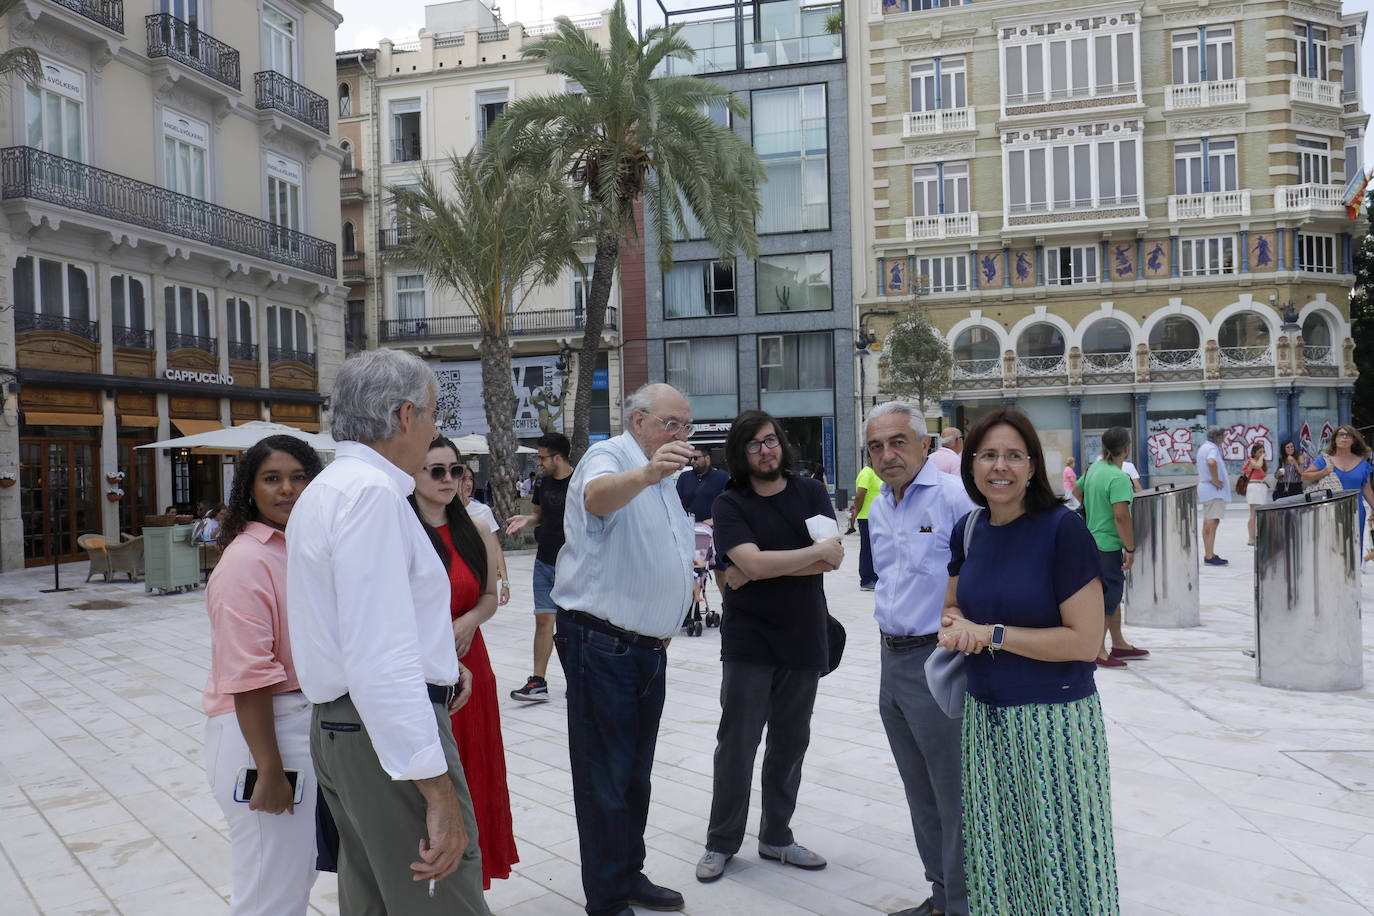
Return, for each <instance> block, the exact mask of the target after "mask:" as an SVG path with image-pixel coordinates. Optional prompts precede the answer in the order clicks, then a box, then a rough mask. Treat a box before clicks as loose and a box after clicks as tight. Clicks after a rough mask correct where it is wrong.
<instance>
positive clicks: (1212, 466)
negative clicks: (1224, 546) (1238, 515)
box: [1197, 426, 1231, 566]
mask: <svg viewBox="0 0 1374 916" xmlns="http://www.w3.org/2000/svg"><path fill="white" fill-rule="evenodd" d="M1225 438H1226V427H1224V426H1209V427H1207V441H1206V442H1204V443H1202V444H1201V445H1199V446H1198V449H1197V502H1198V507H1199V508H1200V509H1201V510H1202V562H1204V563H1206V564H1207V565H1208V566H1225V565H1227V561H1226V560H1223V559H1222V558H1221V557H1219V556H1217V552H1216V549H1215V548H1216V543H1217V527H1218V526H1220V525H1221V520H1222V519H1223V518H1224V517H1225V516H1226V504H1227V503H1229V502H1230V501H1231V488H1230V487H1229V486H1228V485H1227V484H1228V479H1227V478H1228V477H1229V476H1230V475H1229V474H1228V473H1227V471H1226V460H1225V458H1224V457H1223V456H1222V454H1221V440H1223V439H1225Z"/></svg>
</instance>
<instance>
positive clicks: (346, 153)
mask: <svg viewBox="0 0 1374 916" xmlns="http://www.w3.org/2000/svg"><path fill="white" fill-rule="evenodd" d="M339 149H341V150H343V162H341V163H339V171H341V172H351V171H353V144H352V143H350V142H349V141H347V140H340V141H339Z"/></svg>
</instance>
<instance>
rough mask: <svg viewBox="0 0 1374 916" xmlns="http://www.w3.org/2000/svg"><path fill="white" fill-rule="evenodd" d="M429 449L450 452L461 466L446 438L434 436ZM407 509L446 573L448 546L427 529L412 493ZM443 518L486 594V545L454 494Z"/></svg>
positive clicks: (458, 454) (455, 448) (455, 449)
mask: <svg viewBox="0 0 1374 916" xmlns="http://www.w3.org/2000/svg"><path fill="white" fill-rule="evenodd" d="M429 447H430V448H431V449H436V448H446V449H450V450H451V451H452V452H453V460H454V461H457V462H461V461H462V460H463V453H462V452H460V451H458V446H456V445H454V444H453V442H452V441H451V440H450V439H448V438H447V437H446V436H435V437H434V440H433V441H432V442H430V443H429ZM457 483H458V486H460V487H461V486H462V485H463V484H462V481H461V480H459V481H457ZM409 500H410V507H411V508H412V509H414V510H415V515H416V516H417V517H418V518H419V519H420V524H421V525H424V526H425V534H428V535H429V540H430V543H431V544H433V545H434V550H435V552H436V553H438V554H439V559H441V560H443V561H444V569H449V568H450V567H451V565H452V563H453V557H452V556H451V555H450V554H449V552H448V546H447V545H446V544H444V539H443V538H442V537H440V536H439V531H438V529H436V528H433V527H431V526H430V524H429V522H427V521H425V517H424V516H423V515H421V514H420V506H419V504H418V503H416V502H415V494H414V493H411V494H410V497H409ZM444 518H445V519H447V520H448V536H449V540H451V541H453V547H454V549H455V550H457V551H458V556H460V557H462V558H463V562H464V563H466V564H467V566H468V569H470V570H472V574H473V576H475V577H476V578H477V584H478V586H479V588H480V589H481V591H486V590H487V545H486V544H483V543H482V535H480V534H478V533H477V526H476V525H474V524H473V523H472V516H470V515H468V510H467V508H466V507H465V506H464V505H463V501H462V499H461V498H459V496H458V495H457V494H454V496H453V499H451V500H449V502H448V505H447V506H444Z"/></svg>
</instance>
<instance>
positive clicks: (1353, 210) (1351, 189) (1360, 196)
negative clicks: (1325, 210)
mask: <svg viewBox="0 0 1374 916" xmlns="http://www.w3.org/2000/svg"><path fill="white" fill-rule="evenodd" d="M1369 178H1370V173H1369V172H1366V171H1365V170H1364V169H1360V170H1359V171H1358V172H1356V173H1355V174H1354V175H1353V176H1351V178H1350V181H1348V182H1346V185H1345V194H1343V195H1342V196H1341V203H1343V204H1345V212H1346V213H1347V214H1349V215H1350V218H1351V219H1352V220H1354V219H1359V217H1360V205H1361V204H1363V203H1364V194H1365V189H1366V188H1368V187H1369Z"/></svg>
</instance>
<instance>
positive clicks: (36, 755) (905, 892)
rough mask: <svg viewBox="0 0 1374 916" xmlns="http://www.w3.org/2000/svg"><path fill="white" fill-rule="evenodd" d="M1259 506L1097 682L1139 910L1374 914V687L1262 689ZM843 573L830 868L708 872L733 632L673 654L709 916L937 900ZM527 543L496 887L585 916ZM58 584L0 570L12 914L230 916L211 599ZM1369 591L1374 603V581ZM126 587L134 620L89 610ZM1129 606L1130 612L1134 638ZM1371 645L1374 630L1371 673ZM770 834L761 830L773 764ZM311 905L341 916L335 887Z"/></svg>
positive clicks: (672, 881) (853, 545)
mask: <svg viewBox="0 0 1374 916" xmlns="http://www.w3.org/2000/svg"><path fill="white" fill-rule="evenodd" d="M1239 508H1240V507H1237V509H1236V510H1233V514H1232V515H1231V516H1229V517H1228V518H1227V520H1226V521H1225V522H1224V523H1223V525H1222V529H1221V534H1220V537H1219V542H1218V548H1219V550H1220V551H1221V552H1222V553H1223V555H1225V556H1227V557H1229V558H1230V559H1231V560H1232V565H1231V566H1230V567H1229V568H1227V569H1221V570H1217V569H1212V568H1210V567H1203V569H1202V575H1201V589H1202V599H1203V614H1202V626H1200V627H1197V628H1194V629H1190V630H1173V631H1171V630H1145V629H1137V628H1128V629H1129V633H1130V635H1131V637H1132V638H1133V639H1135V640H1136V641H1137V642H1138V643H1140V644H1142V645H1145V646H1146V647H1148V648H1150V649H1151V650H1152V651H1153V652H1154V656H1153V658H1151V659H1150V660H1148V661H1144V662H1135V663H1132V664H1131V666H1130V668H1129V669H1127V670H1126V671H1103V672H1099V675H1098V685H1099V687H1100V689H1101V692H1102V698H1103V708H1104V710H1105V713H1106V716H1107V720H1108V737H1109V742H1110V744H1111V751H1112V768H1113V770H1112V786H1113V816H1114V824H1115V828H1116V842H1117V854H1118V864H1119V868H1120V879H1121V889H1122V910H1123V912H1124V913H1126V914H1128V916H1161V914H1175V916H1193V914H1233V913H1244V914H1247V916H1250V914H1253V916H1269V914H1272V916H1294V914H1311V913H1320V914H1324V916H1327V914H1329V916H1359V914H1365V916H1369V914H1371V913H1374V908H1372V907H1371V901H1374V691H1372V690H1371V689H1370V688H1366V689H1363V690H1358V691H1349V692H1345V693H1332V694H1322V693H1298V692H1292V691H1281V690H1271V689H1268V688H1264V687H1261V686H1260V685H1259V684H1258V683H1257V680H1256V676H1255V662H1254V659H1253V658H1251V657H1249V656H1248V655H1247V654H1246V652H1247V651H1248V650H1250V649H1252V648H1253V645H1254V620H1253V597H1252V596H1253V592H1252V583H1251V574H1252V573H1251V568H1250V563H1251V560H1250V553H1249V550H1248V549H1247V548H1246V547H1245V546H1244V517H1243V516H1242V515H1241V514H1240V513H1239ZM848 547H849V556H848V558H847V563H846V568H845V569H843V570H841V571H840V572H839V573H836V574H834V575H832V576H831V577H830V579H829V581H828V584H827V592H828V594H829V596H830V600H831V604H832V610H833V612H834V613H835V614H836V616H837V617H839V618H840V619H841V620H843V621H844V622H845V624H846V626H848V628H849V634H850V638H849V648H848V651H847V653H846V657H845V663H844V665H843V667H842V668H841V669H840V670H839V671H837V672H836V673H835V674H834V675H832V676H831V677H829V678H827V679H826V680H825V681H823V682H822V685H821V691H820V695H819V697H818V699H817V704H816V715H815V720H814V723H813V738H812V744H811V750H810V752H809V754H808V757H807V763H806V769H805V773H804V776H803V783H802V791H801V797H800V799H799V804H798V808H797V814H796V817H795V819H794V828H795V830H796V833H797V836H798V839H799V840H800V841H802V842H803V843H805V844H807V845H809V846H811V847H812V848H814V849H816V850H817V851H819V852H821V853H823V854H824V855H826V856H827V857H828V858H829V859H830V861H831V866H830V867H829V868H827V869H825V870H824V871H820V872H802V871H800V870H797V869H789V868H785V867H782V866H778V865H776V864H773V863H768V862H763V861H761V860H760V859H758V857H757V856H756V854H755V852H754V843H755V838H754V836H753V835H752V834H751V835H750V836H749V837H748V838H747V839H746V841H745V846H744V848H743V850H742V851H741V854H740V855H739V856H737V857H736V859H735V860H734V861H733V862H732V863H731V865H730V868H729V871H728V872H727V873H726V876H725V878H723V879H722V880H720V881H718V882H716V883H714V884H710V885H701V884H698V883H697V882H696V881H695V880H694V879H693V877H692V871H693V866H694V864H695V861H696V857H697V856H698V855H699V854H700V851H701V848H702V842H703V840H704V835H705V830H706V812H707V810H708V809H709V805H710V787H711V758H712V751H713V749H714V744H715V728H716V722H717V717H718V714H719V706H718V699H717V698H718V693H719V662H718V658H719V656H718V635H717V633H716V632H715V631H707V633H706V635H704V636H703V637H701V638H699V639H689V638H686V637H681V638H678V639H676V640H674V642H673V646H672V648H671V649H670V650H669V651H670V657H671V663H670V669H669V688H668V689H669V695H668V702H667V705H666V707H665V712H664V719H663V726H662V730H661V732H660V736H659V743H658V753H657V764H656V770H655V787H654V788H655V795H654V800H653V804H652V807H651V810H650V818H649V827H648V831H647V847H648V871H649V873H650V875H651V876H652V877H653V878H654V879H655V880H657V881H659V882H661V883H664V884H668V885H670V886H673V887H676V888H678V889H680V890H682V891H683V893H684V894H685V895H686V897H687V910H686V912H687V913H688V914H689V916H693V914H694V916H701V914H712V916H733V914H750V916H772V914H778V916H785V914H794V913H795V914H808V913H813V914H825V916H849V914H854V916H860V914H868V916H872V914H882V913H887V912H890V911H892V910H896V909H900V908H902V907H906V906H910V905H912V904H915V903H917V902H919V901H920V900H922V899H924V897H925V896H926V890H925V888H924V887H922V886H920V883H921V882H920V875H921V864H920V861H919V858H918V857H917V855H916V852H915V848H914V843H913V842H912V837H911V824H910V818H909V815H908V812H907V810H906V804H905V798H904V795H903V792H902V788H901V784H900V781H899V780H898V778H897V775H896V771H895V768H894V766H893V763H892V757H891V754H890V752H889V751H888V748H887V741H886V738H885V736H884V734H883V730H882V726H881V724H880V723H879V721H878V716H877V712H876V709H875V708H874V705H873V704H874V697H875V695H876V686H877V667H878V652H877V641H876V639H875V636H874V630H873V626H872V620H871V617H870V614H871V610H872V596H871V595H869V594H867V593H863V592H860V591H859V590H858V587H857V581H856V578H857V577H856V574H855V569H856V565H857V554H858V543H857V540H856V539H855V538H854V537H850V538H849V544H848ZM531 561H532V557H531V556H530V555H528V554H524V555H519V554H517V555H514V556H512V557H510V566H511V571H512V578H513V580H514V581H515V584H516V587H515V597H514V599H513V601H512V603H511V605H510V606H509V607H507V608H505V609H503V610H502V611H501V612H500V613H499V614H498V615H497V616H496V617H495V618H494V619H493V620H492V621H491V622H489V623H488V624H487V625H486V626H485V627H484V628H483V630H484V633H485V635H486V640H487V645H488V647H489V649H490V651H491V655H492V660H493V664H494V666H495V668H496V672H497V677H498V681H499V687H500V697H501V710H502V721H503V728H504V733H505V741H506V754H507V766H508V770H509V774H510V776H509V779H510V788H511V794H512V813H513V817H514V821H515V831H516V839H517V843H518V845H519V848H520V853H521V858H522V861H521V863H520V864H519V865H517V866H516V867H515V873H514V874H513V875H512V877H511V879H510V880H508V881H498V882H496V883H495V885H494V886H493V888H492V890H491V892H490V893H489V895H488V900H489V902H490V904H491V906H492V909H493V911H494V912H496V913H499V914H503V916H577V914H579V913H581V912H582V909H581V883H580V874H579V866H578V844H577V831H576V821H575V819H574V817H573V805H572V795H571V782H570V780H569V777H568V773H567V735H566V721H565V707H564V705H563V702H562V693H563V686H564V685H563V681H562V677H561V674H560V673H559V672H558V670H557V664H556V663H555V664H554V666H553V674H552V677H551V682H552V683H551V687H552V693H553V696H554V699H553V701H552V702H550V703H547V704H543V705H537V706H527V705H523V704H517V703H515V702H514V701H511V700H509V699H508V698H507V697H506V692H507V691H508V690H509V689H510V688H512V687H514V686H517V685H519V684H520V683H522V682H523V680H524V676H525V675H526V674H527V673H528V665H529V651H530V648H529V646H530V636H531V633H532V625H531V622H530V613H529V608H530V593H529V587H528V582H529V576H530V567H531ZM79 565H84V564H73V565H72V566H71V567H69V568H68V569H66V570H64V580H66V584H70V585H76V586H78V588H77V589H76V590H75V591H72V592H67V593H62V594H58V595H43V594H40V593H39V592H38V589H40V588H44V587H47V586H48V585H49V584H50V583H51V571H50V570H33V571H28V572H20V573H9V574H6V575H4V576H0V911H3V912H4V914H5V916H11V914H13V916H28V914H38V913H42V914H90V916H96V914H106V913H108V914H136V916H158V914H164V913H166V914H196V916H200V914H215V913H224V912H226V911H227V896H228V893H229V848H228V841H227V839H226V838H225V826H224V821H223V817H222V816H221V814H220V811H219V807H218V806H217V805H216V804H215V802H214V801H213V799H211V798H210V796H209V791H208V788H207V787H206V782H205V772H204V766H203V762H202V759H201V747H202V735H203V726H204V717H203V715H202V714H201V712H200V692H201V689H202V688H203V685H204V677H205V671H206V667H207V658H206V653H207V651H208V630H207V626H206V623H205V615H204V610H203V606H202V602H203V600H204V596H203V593H202V592H199V591H197V592H193V593H189V594H186V595H181V596H166V597H158V596H148V595H145V594H144V592H143V589H142V585H141V584H135V585H129V584H117V583H112V584H109V585H106V584H103V583H98V582H96V583H91V584H90V585H83V584H81V583H80V580H81V578H82V576H83V575H84V573H81V574H78V573H77V569H78V568H79ZM1367 580H1368V581H1369V582H1370V587H1367V588H1366V589H1365V593H1364V599H1365V602H1366V603H1367V602H1368V601H1369V599H1370V598H1371V597H1374V568H1372V569H1371V572H1370V574H1369V576H1368V577H1367ZM93 598H111V599H116V600H121V601H126V602H127V603H128V607H125V608H120V609H116V610H105V611H85V610H79V609H76V608H73V607H71V605H73V604H75V603H78V602H82V601H86V600H90V599H93ZM1129 621H1130V617H1129V614H1128V615H1127V622H1128V625H1129ZM1371 647H1374V633H1371V632H1369V631H1366V634H1365V640H1364V649H1365V660H1366V677H1367V678H1370V677H1371V676H1374V670H1371V665H1370V659H1371V658H1372V657H1374V654H1372V653H1371ZM755 780H756V782H755V792H754V798H753V799H752V802H753V804H752V809H751V817H750V825H751V827H753V826H756V825H757V821H758V809H757V805H758V793H757V775H756V776H755ZM312 912H313V913H315V914H318V916H332V914H336V913H337V912H338V903H337V884H336V881H335V879H334V877H333V876H332V875H322V876H320V878H319V880H318V881H317V882H316V885H315V890H314V893H313V894H312Z"/></svg>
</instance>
